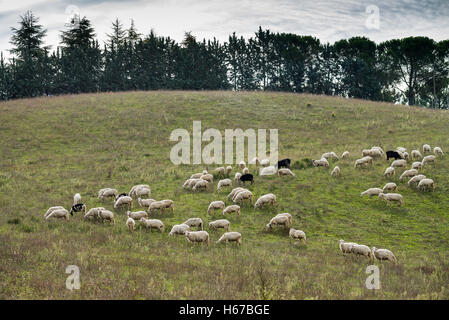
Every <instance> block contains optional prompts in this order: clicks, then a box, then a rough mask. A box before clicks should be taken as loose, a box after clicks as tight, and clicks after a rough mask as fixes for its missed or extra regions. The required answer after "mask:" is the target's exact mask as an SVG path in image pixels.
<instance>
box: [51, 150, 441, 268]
mask: <svg viewBox="0 0 449 320" xmlns="http://www.w3.org/2000/svg"><path fill="white" fill-rule="evenodd" d="M422 149H423V153H424V154H426V153H429V152H431V148H430V146H429V145H427V144H425V145H423V148H422ZM434 154H435V155H426V156H424V157H423V156H422V154H421V153H420V152H419V151H418V150H412V152H411V158H412V159H420V160H421V161H419V162H413V163H412V166H411V169H409V170H405V171H403V172H402V174H401V175H400V177H399V180H403V179H404V178H410V179H409V181H408V185H409V186H410V187H414V186H415V185H417V187H416V188H417V189H418V190H419V191H425V190H434V188H435V184H434V182H433V180H432V179H429V178H427V177H425V176H424V175H422V174H418V173H419V170H421V169H422V168H423V167H424V165H427V164H429V163H434V162H435V159H436V157H438V156H440V157H442V156H444V153H443V151H442V150H441V148H439V147H435V148H434ZM385 155H386V157H387V160H389V159H390V158H394V159H395V160H394V161H393V162H392V163H391V166H389V167H388V168H387V169H386V170H385V173H384V176H385V177H387V178H390V177H392V176H394V175H395V173H396V169H398V168H402V169H406V166H407V161H408V160H410V156H409V154H408V153H407V150H406V149H405V148H403V147H398V148H397V149H396V150H394V151H387V153H385V152H384V151H383V150H382V148H381V147H372V148H371V149H366V150H363V151H362V158H360V159H357V160H356V161H355V165H354V166H355V168H359V167H367V166H368V165H372V163H373V161H374V160H375V159H378V158H383V157H384V156H385ZM349 156H350V154H349V152H348V151H345V152H343V154H342V155H341V157H338V156H337V154H336V153H335V152H326V153H324V154H323V155H322V156H321V159H319V160H312V164H313V166H315V167H325V168H330V164H329V161H335V160H337V161H338V160H340V159H347V158H349ZM290 163H291V161H290V159H283V160H281V161H278V163H277V164H276V165H275V166H273V165H270V163H269V160H267V159H264V160H261V161H259V159H258V158H254V159H252V160H251V161H250V162H249V164H252V165H255V166H256V169H258V167H259V166H261V168H260V170H259V175H260V176H267V175H274V174H277V175H278V176H295V174H294V173H293V172H292V171H291V170H290ZM238 167H239V169H240V171H241V172H236V173H235V176H234V181H232V180H231V179H230V178H227V177H229V176H230V175H231V173H232V171H233V168H232V167H231V166H227V167H226V168H225V167H219V168H216V169H215V170H213V174H211V173H209V172H208V171H207V170H204V171H203V172H200V173H195V174H193V175H192V176H191V177H190V178H189V179H187V180H186V181H185V182H184V183H183V186H182V188H183V189H184V190H190V191H193V192H201V191H205V190H210V189H211V188H213V186H214V179H215V178H217V177H219V178H223V179H220V180H219V181H218V183H217V187H216V188H217V191H220V190H222V189H223V188H232V187H233V184H236V185H238V187H236V188H233V189H232V190H231V192H230V193H229V194H228V196H227V199H225V201H226V200H230V201H232V204H230V205H226V203H225V201H222V200H215V201H212V202H211V203H210V204H209V206H208V209H207V213H208V216H209V215H212V216H213V214H214V213H215V211H216V210H220V211H221V213H222V215H223V216H226V215H231V214H233V213H235V214H236V215H237V216H240V214H241V205H243V204H244V203H249V204H250V205H252V204H253V194H252V192H251V191H250V190H248V189H247V188H244V187H243V186H242V184H245V182H251V184H253V183H254V177H253V175H252V174H251V173H250V170H249V168H248V167H247V166H246V163H245V162H244V161H242V162H240V163H239V165H238ZM340 174H341V170H340V167H339V166H335V167H334V168H333V170H332V172H331V176H333V177H338V176H340ZM397 189H398V187H397V185H396V184H395V183H394V182H389V183H387V184H386V185H385V186H384V187H383V188H382V189H381V188H370V189H368V190H366V191H364V192H362V193H361V196H364V195H367V196H369V197H372V196H378V197H379V198H381V199H384V200H386V201H388V202H398V203H399V204H400V205H403V204H404V200H403V197H402V195H400V194H398V193H386V192H389V191H397ZM150 196H151V190H150V187H149V186H148V185H146V184H140V185H135V186H133V187H132V188H131V190H130V191H129V192H128V193H121V194H119V192H118V191H117V189H113V188H105V189H101V190H100V191H99V192H98V198H99V199H100V200H101V201H105V200H107V199H111V200H113V202H114V205H113V207H114V209H115V210H119V209H121V208H126V210H127V211H126V216H127V220H126V226H127V227H128V228H129V230H130V231H131V232H134V230H135V228H136V221H138V222H140V223H141V225H142V226H144V227H145V228H147V229H149V230H150V231H151V230H152V229H157V230H158V231H159V232H161V233H162V232H164V229H165V225H164V223H163V222H162V221H161V220H159V219H149V216H150V215H153V214H154V213H156V212H160V213H162V214H163V213H165V212H166V210H169V211H171V212H172V213H173V212H174V202H173V200H169V199H165V200H159V201H156V200H154V199H151V198H150ZM73 200H74V204H73V206H72V207H71V209H70V211H68V210H66V209H65V208H64V207H62V206H55V207H51V208H49V209H48V210H47V212H46V213H45V215H44V218H45V219H46V220H49V219H51V218H64V219H67V220H68V219H69V215H73V214H74V213H76V212H83V213H84V218H85V219H89V220H91V219H93V220H98V221H102V222H105V221H109V222H110V223H112V224H114V223H115V219H114V213H113V212H112V211H110V210H107V209H105V208H104V207H96V208H91V209H90V210H89V211H87V207H86V205H85V204H83V203H82V201H81V195H80V194H79V193H77V194H75V196H74V199H73ZM134 200H137V204H138V205H139V206H140V207H141V208H142V209H141V210H139V211H130V210H131V209H132V207H133V202H134ZM275 204H276V196H275V195H274V194H272V193H268V194H265V195H262V196H260V197H259V198H258V199H257V200H256V201H255V203H254V209H263V208H264V207H266V206H272V207H274V206H275ZM86 211H87V212H86ZM292 224H293V217H292V215H291V214H290V213H279V214H277V215H275V216H274V217H272V218H271V219H270V221H269V222H268V223H267V224H266V226H265V228H266V230H272V229H273V227H275V226H281V227H283V228H285V229H289V232H288V234H289V237H290V238H292V239H294V240H297V241H303V242H304V243H306V234H305V232H304V231H302V230H298V229H294V228H292ZM208 226H209V229H210V230H217V229H224V231H225V232H224V234H223V235H222V236H221V237H220V238H219V239H218V240H217V241H216V243H220V242H225V243H227V242H235V243H237V244H238V245H241V244H242V234H241V233H240V232H236V231H230V226H231V223H230V222H229V220H227V219H218V220H214V221H210V222H209V224H208ZM193 228H196V229H197V230H196V231H193V230H194V229H193ZM173 235H184V236H185V238H186V239H187V241H189V242H193V243H204V244H206V245H209V240H210V238H209V233H208V232H207V231H205V230H204V223H203V220H202V219H201V218H199V217H192V218H189V219H187V220H186V221H185V222H183V223H181V224H177V225H174V226H173V227H172V228H171V231H170V233H169V236H173ZM339 248H340V250H341V252H342V253H343V254H347V253H352V254H355V255H362V256H366V257H368V258H370V259H374V258H376V259H378V260H389V261H392V262H394V263H396V262H397V260H396V257H395V256H394V254H393V253H392V252H391V251H390V250H387V249H377V248H375V247H372V248H371V249H370V248H369V247H368V246H366V245H362V244H357V243H354V242H345V241H344V240H340V241H339Z"/></svg>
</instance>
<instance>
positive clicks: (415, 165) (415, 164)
mask: <svg viewBox="0 0 449 320" xmlns="http://www.w3.org/2000/svg"><path fill="white" fill-rule="evenodd" d="M412 169H416V170H421V169H422V163H421V162H419V161H416V162H413V163H412Z"/></svg>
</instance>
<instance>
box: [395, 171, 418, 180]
mask: <svg viewBox="0 0 449 320" xmlns="http://www.w3.org/2000/svg"><path fill="white" fill-rule="evenodd" d="M417 174H418V170H416V169H409V170H405V171H404V172H403V173H402V174H401V176H400V177H399V180H403V179H404V178H411V177H413V176H416V175H417Z"/></svg>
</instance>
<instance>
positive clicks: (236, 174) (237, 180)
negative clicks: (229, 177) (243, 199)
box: [234, 172, 242, 184]
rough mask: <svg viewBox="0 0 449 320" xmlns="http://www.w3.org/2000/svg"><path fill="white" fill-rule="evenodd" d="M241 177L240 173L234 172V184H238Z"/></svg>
mask: <svg viewBox="0 0 449 320" xmlns="http://www.w3.org/2000/svg"><path fill="white" fill-rule="evenodd" d="M241 176H242V174H241V173H240V172H236V173H235V176H234V182H235V183H236V184H240V177H241Z"/></svg>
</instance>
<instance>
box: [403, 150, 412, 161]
mask: <svg viewBox="0 0 449 320" xmlns="http://www.w3.org/2000/svg"><path fill="white" fill-rule="evenodd" d="M402 158H404V160H406V161H408V160H410V156H409V154H408V152H404V153H403V154H402Z"/></svg>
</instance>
